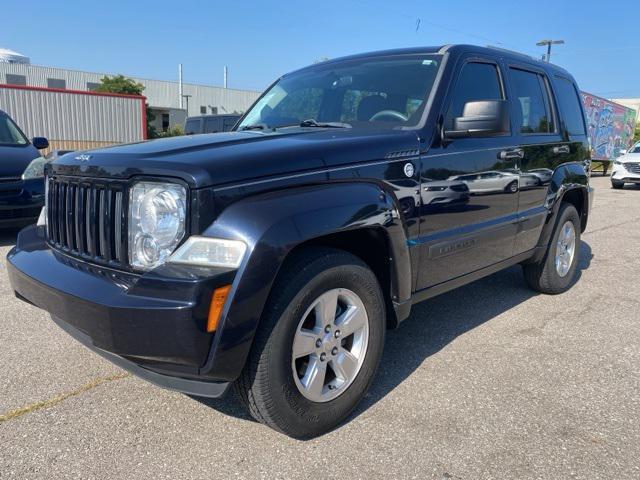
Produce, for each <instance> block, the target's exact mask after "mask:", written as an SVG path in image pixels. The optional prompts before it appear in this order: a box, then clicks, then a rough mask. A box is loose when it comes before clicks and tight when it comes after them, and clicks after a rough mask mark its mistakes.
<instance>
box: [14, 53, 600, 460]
mask: <svg viewBox="0 0 640 480" xmlns="http://www.w3.org/2000/svg"><path fill="white" fill-rule="evenodd" d="M525 107H526V108H525ZM589 156H590V147H589V143H588V140H587V134H586V124H585V118H584V113H583V109H582V105H581V102H580V98H579V96H578V89H577V85H576V82H575V80H574V79H573V77H572V76H571V74H570V73H569V72H567V71H566V70H564V69H562V68H560V67H558V66H556V65H553V64H550V63H543V62H540V61H538V60H535V59H533V58H531V57H528V56H525V55H521V54H517V53H515V52H508V51H505V50H502V49H494V48H483V47H475V46H470V45H446V46H438V47H427V48H408V49H402V50H392V51H385V52H373V53H367V54H362V55H355V56H351V57H348V58H342V59H335V60H329V61H326V62H322V63H318V64H315V65H311V66H309V67H307V68H303V69H301V70H298V71H296V72H293V73H290V74H287V75H284V76H282V77H280V79H279V80H278V81H277V82H276V83H274V84H273V85H272V86H271V87H270V88H269V90H268V91H267V92H265V93H264V94H263V95H262V96H261V97H260V99H259V100H258V101H257V102H256V103H255V104H254V106H253V107H252V108H251V110H250V111H249V112H248V113H247V114H246V115H245V116H244V117H243V118H242V120H241V121H240V122H239V123H238V125H237V126H236V127H234V130H233V131H232V132H227V133H219V134H216V135H200V136H194V137H175V138H170V139H163V140H158V141H151V142H143V143H136V144H131V145H120V146H115V147H109V148H104V149H99V150H93V151H90V152H84V153H82V154H81V155H79V156H76V155H65V156H63V157H61V158H59V159H57V160H54V161H53V162H51V164H50V165H47V168H46V173H47V178H46V181H47V185H48V196H47V202H48V203H47V206H46V207H45V209H44V210H43V211H44V215H43V216H42V221H41V222H39V223H38V224H37V225H34V226H32V227H28V228H26V229H24V230H23V231H22V232H20V235H19V236H18V240H17V242H16V246H15V248H13V249H12V250H11V251H10V252H9V254H8V261H7V272H8V274H9V278H10V281H11V285H12V288H13V289H14V291H15V292H16V296H17V297H18V298H21V299H23V300H25V301H27V302H29V303H31V304H33V305H36V306H38V307H40V308H42V309H44V310H46V311H48V312H49V313H50V314H51V317H52V319H53V321H55V322H56V323H57V324H58V325H60V327H61V328H63V329H64V330H65V331H66V332H68V333H69V334H70V335H72V336H73V337H75V338H76V339H77V340H78V341H80V342H83V343H84V344H85V345H87V346H88V347H89V348H92V349H93V350H95V351H96V352H97V353H99V354H100V355H102V356H104V357H106V358H108V359H109V360H111V361H112V362H114V363H115V364H117V365H119V366H120V367H122V368H124V369H127V370H129V371H131V372H133V373H135V374H136V375H138V376H140V377H142V378H145V379H147V380H149V381H151V382H154V383H156V384H158V385H162V386H164V387H167V388H171V389H174V390H178V391H182V392H185V393H188V394H190V395H198V396H205V397H220V396H222V395H224V394H225V392H226V391H227V390H228V389H229V388H230V387H231V386H233V388H234V390H235V391H236V393H237V395H238V398H239V400H240V401H241V402H242V403H243V404H244V405H245V406H246V408H247V409H248V411H249V412H250V413H251V415H253V416H254V418H255V419H256V420H258V421H260V422H263V423H265V424H267V425H269V426H270V427H272V428H274V429H276V430H277V431H279V432H284V433H286V434H288V435H291V436H293V437H296V438H309V437H313V436H317V435H319V434H322V433H325V432H327V431H328V430H330V429H332V428H334V427H336V426H337V425H339V424H340V422H342V421H343V420H344V419H345V418H347V417H348V416H349V415H350V414H351V412H353V411H354V409H355V408H356V406H357V404H358V402H359V401H360V400H361V399H362V398H363V397H364V396H365V394H366V392H367V390H368V388H369V386H370V385H371V383H372V382H373V381H374V378H375V374H376V370H377V368H378V365H379V362H380V361H381V360H382V361H384V359H383V356H382V351H383V347H384V344H385V331H386V329H387V328H395V327H397V326H398V325H399V324H400V323H402V322H403V321H404V320H406V319H407V318H408V317H409V315H410V313H411V311H412V308H413V306H414V305H415V304H417V303H418V302H421V301H423V300H426V299H428V298H431V297H434V296H435V295H439V294H441V293H443V292H446V291H448V290H451V289H453V288H457V287H460V286H461V285H464V284H467V283H469V282H473V281H476V280H478V279H480V278H482V277H485V276H487V275H490V274H493V273H495V272H496V271H498V270H501V269H504V268H508V267H511V266H514V265H522V266H523V273H524V278H525V279H526V282H527V283H528V285H529V286H530V287H531V288H532V289H533V290H535V291H537V292H542V293H547V294H558V293H562V292H565V291H567V290H568V289H569V288H571V286H572V285H573V284H574V282H575V281H576V278H577V271H578V270H577V269H578V265H579V259H580V246H581V240H580V236H581V233H582V232H583V231H584V230H585V228H586V226H587V223H588V218H589V207H590V204H591V198H592V188H591V187H590V186H589V173H588V168H587V165H588V162H589ZM530 167H533V168H548V169H550V170H553V181H552V182H550V183H549V184H548V186H547V187H546V188H543V187H540V186H538V187H536V188H528V189H526V190H521V189H519V187H518V186H519V179H520V176H521V172H527V170H528V169H529V168H530ZM509 170H511V171H509ZM514 172H515V173H514ZM524 175H527V174H526V173H524ZM465 177H469V178H467V179H465ZM533 177H534V176H533V175H531V176H530V177H525V180H524V182H525V183H527V182H529V181H531V182H534V180H533ZM474 189H476V190H477V191H487V192H490V194H487V195H475V194H471V195H469V193H468V190H471V191H472V192H473V190H474ZM71 199H75V201H71ZM423 202H428V205H425V206H424V208H421V207H422V203H423ZM517 297H518V298H522V295H520V294H518V295H517ZM518 298H514V299H512V300H513V302H516V303H517V302H518V301H519V300H518ZM476 300H477V299H474V298H468V299H465V301H468V302H474V301H476ZM558 302H562V299H560V300H558ZM437 328H438V327H437V326H436V328H435V330H434V331H432V332H431V334H432V335H433V336H434V337H438V336H439V335H442V334H443V333H442V332H439V331H437ZM442 328H443V329H447V328H450V327H447V326H444V325H443V326H442ZM413 341H415V342H418V343H419V342H424V341H425V339H421V338H415V339H413ZM558 342H560V343H561V341H560V340H558ZM37 354H38V352H37V351H36V352H35V353H34V355H37ZM414 361H415V359H413V358H408V359H407V362H409V363H410V364H411V365H413V362H414ZM530 361H531V362H535V359H531V360H530ZM386 368H396V367H394V366H389V365H387V366H386ZM456 393H457V392H456ZM431 394H433V395H436V394H438V392H432V393H431ZM406 417H407V418H409V419H410V418H411V412H406ZM328 441H331V440H328ZM323 445H324V444H323ZM326 445H329V444H326ZM348 448H349V446H346V447H345V448H342V449H341V450H339V451H341V452H343V454H345V452H347V453H348ZM333 450H336V451H338V450H337V449H336V448H333ZM333 450H327V455H332V454H333ZM338 454H339V453H338Z"/></svg>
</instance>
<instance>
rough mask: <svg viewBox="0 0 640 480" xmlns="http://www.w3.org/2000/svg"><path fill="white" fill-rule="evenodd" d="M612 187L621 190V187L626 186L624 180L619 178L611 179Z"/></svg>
mask: <svg viewBox="0 0 640 480" xmlns="http://www.w3.org/2000/svg"><path fill="white" fill-rule="evenodd" d="M611 188H615V189H616V190H620V189H621V188H624V182H621V181H619V180H611Z"/></svg>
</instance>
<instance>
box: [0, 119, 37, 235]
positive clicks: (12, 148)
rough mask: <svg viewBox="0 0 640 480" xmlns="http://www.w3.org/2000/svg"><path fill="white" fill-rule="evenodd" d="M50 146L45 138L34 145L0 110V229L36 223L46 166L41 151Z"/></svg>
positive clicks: (35, 141)
mask: <svg viewBox="0 0 640 480" xmlns="http://www.w3.org/2000/svg"><path fill="white" fill-rule="evenodd" d="M48 147H49V142H48V141H47V139H46V138H41V137H36V138H34V139H33V140H32V141H31V142H30V141H29V140H28V139H27V137H26V136H25V134H24V133H23V132H22V130H20V128H19V127H18V125H16V123H15V122H14V121H13V120H12V119H11V117H9V115H7V114H6V113H4V112H3V111H2V110H0V228H8V227H18V226H24V225H28V224H30V223H35V222H36V220H37V219H38V215H40V210H42V207H43V205H44V165H45V164H46V163H47V160H45V159H44V158H42V157H40V153H39V152H38V150H41V149H45V148H48Z"/></svg>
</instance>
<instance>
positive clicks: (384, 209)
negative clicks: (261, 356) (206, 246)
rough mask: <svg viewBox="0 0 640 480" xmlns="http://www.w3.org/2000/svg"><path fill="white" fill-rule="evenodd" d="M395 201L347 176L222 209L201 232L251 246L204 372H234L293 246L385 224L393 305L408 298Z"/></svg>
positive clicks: (230, 375)
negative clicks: (343, 180)
mask: <svg viewBox="0 0 640 480" xmlns="http://www.w3.org/2000/svg"><path fill="white" fill-rule="evenodd" d="M394 199H395V197H393V196H392V195H390V194H389V193H387V192H385V191H384V190H383V189H382V188H381V187H380V186H379V185H376V184H374V183H370V182H366V181H358V182H352V181H351V182H339V183H332V184H322V185H314V186H306V187H298V188H293V189H287V190H281V191H272V192H269V193H265V194H259V195H256V196H253V197H247V198H245V199H242V200H240V201H238V202H236V203H234V204H232V205H230V206H229V207H228V208H226V209H225V210H224V211H223V212H222V213H221V214H220V216H219V217H218V219H217V220H216V221H215V222H214V223H213V224H212V225H211V226H210V227H209V228H207V229H206V230H205V232H204V233H203V235H205V236H211V237H218V238H229V239H240V240H243V241H244V242H245V243H246V244H247V246H248V250H247V254H246V255H245V258H244V260H243V263H242V265H241V266H240V268H239V269H238V272H237V274H236V277H235V279H234V283H233V285H232V289H231V292H230V297H229V301H228V302H227V304H226V305H225V309H224V311H223V314H222V318H221V321H220V325H219V328H218V333H217V334H216V336H215V338H214V341H213V344H212V347H211V350H210V352H209V358H208V360H207V362H206V363H205V365H204V366H203V367H202V368H201V369H200V370H201V371H200V373H201V375H207V374H208V372H211V371H215V372H216V379H218V380H225V381H233V380H235V379H236V378H237V377H238V375H239V374H240V372H241V370H242V368H243V367H244V364H245V361H246V358H247V355H248V353H249V350H250V348H251V344H252V342H253V337H254V335H255V332H256V329H257V328H258V324H259V321H260V317H261V315H262V311H263V309H264V306H265V304H266V302H267V300H268V297H269V293H270V291H271V287H272V285H273V282H274V280H275V278H276V276H277V274H278V271H279V269H280V267H281V265H282V263H283V262H284V260H285V258H286V256H287V255H288V254H289V253H290V252H291V250H292V249H293V248H295V247H296V246H298V245H300V244H302V243H304V242H307V241H309V240H313V239H316V238H319V237H322V236H325V235H329V234H335V233H339V232H345V231H350V230H354V229H363V228H377V229H383V231H384V232H385V234H386V236H387V240H388V244H389V250H390V251H389V252H388V254H389V255H390V260H391V261H390V264H391V272H390V276H391V285H392V288H391V289H392V291H391V296H392V298H393V300H394V303H398V304H400V303H402V302H408V301H409V300H410V298H411V262H410V257H409V250H408V246H407V237H406V232H405V229H404V226H403V224H402V221H401V219H400V214H399V210H398V208H397V206H396V205H395V203H394ZM381 254H383V253H382V252H381ZM385 254H386V253H385Z"/></svg>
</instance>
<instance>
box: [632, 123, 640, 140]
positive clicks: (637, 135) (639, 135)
mask: <svg viewBox="0 0 640 480" xmlns="http://www.w3.org/2000/svg"><path fill="white" fill-rule="evenodd" d="M636 142H640V124H638V125H636V132H635V134H634V135H633V143H636Z"/></svg>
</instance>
